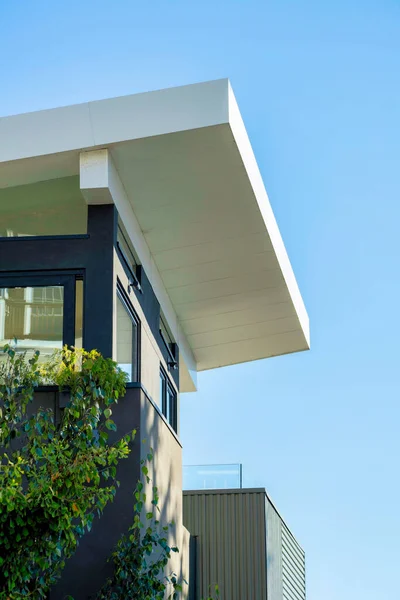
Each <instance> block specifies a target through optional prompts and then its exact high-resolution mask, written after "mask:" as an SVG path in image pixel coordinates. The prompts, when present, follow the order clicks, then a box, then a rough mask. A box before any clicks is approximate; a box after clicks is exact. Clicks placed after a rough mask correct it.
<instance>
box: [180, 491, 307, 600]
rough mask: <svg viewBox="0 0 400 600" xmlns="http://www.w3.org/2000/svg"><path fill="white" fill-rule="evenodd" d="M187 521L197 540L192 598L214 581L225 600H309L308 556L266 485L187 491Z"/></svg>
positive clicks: (202, 593)
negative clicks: (307, 588)
mask: <svg viewBox="0 0 400 600" xmlns="http://www.w3.org/2000/svg"><path fill="white" fill-rule="evenodd" d="M183 522H184V525H185V526H186V527H187V528H188V530H189V532H190V534H191V535H192V536H193V537H194V538H195V540H196V543H195V545H194V546H195V548H194V550H193V551H194V552H195V554H196V565H195V572H194V573H193V572H192V573H191V577H194V579H195V580H196V585H195V586H194V589H193V590H192V594H191V597H190V600H200V599H201V598H203V597H207V594H208V593H209V591H210V590H211V591H212V590H213V588H214V586H215V584H218V586H219V589H220V597H221V600H244V599H246V600H305V598H306V592H305V556H304V551H303V550H302V548H301V547H300V545H299V544H298V543H297V541H296V540H295V538H294V537H293V535H292V534H291V532H290V531H289V529H288V527H287V526H286V524H285V523H284V521H283V520H282V518H281V516H280V515H279V513H278V512H277V510H276V508H275V506H274V505H273V504H272V502H271V500H270V499H269V497H268V496H267V494H266V492H265V490H264V489H262V488H261V489H260V488H256V489H235V490H196V491H185V492H184V494H183Z"/></svg>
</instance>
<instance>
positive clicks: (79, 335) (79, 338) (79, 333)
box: [75, 279, 83, 348]
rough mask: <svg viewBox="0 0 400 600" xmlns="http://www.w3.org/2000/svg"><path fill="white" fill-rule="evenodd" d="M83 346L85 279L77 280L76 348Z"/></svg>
mask: <svg viewBox="0 0 400 600" xmlns="http://www.w3.org/2000/svg"><path fill="white" fill-rule="evenodd" d="M82 347H83V279H77V280H76V282H75V348H82Z"/></svg>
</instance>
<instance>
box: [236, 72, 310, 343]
mask: <svg viewBox="0 0 400 600" xmlns="http://www.w3.org/2000/svg"><path fill="white" fill-rule="evenodd" d="M228 88H229V125H230V127H231V130H232V134H233V137H234V138H235V141H236V145H237V148H238V150H239V152H240V155H241V157H242V161H243V165H244V167H245V169H246V172H247V175H248V178H249V181H250V184H251V186H252V188H253V191H254V196H255V198H256V200H257V204H258V207H259V210H260V213H261V215H262V217H263V219H264V223H265V227H266V229H267V231H268V235H269V237H270V239H271V243H272V246H273V248H274V250H275V254H276V257H277V260H278V262H279V265H280V268H281V270H282V274H283V277H284V279H285V281H286V285H287V287H288V290H289V293H290V296H291V298H292V302H293V305H294V307H295V309H296V313H297V316H298V319H299V322H300V325H301V327H302V329H303V333H304V336H305V338H306V340H307V343H308V346H310V322H309V317H308V314H307V310H306V307H305V305H304V302H303V298H302V297H301V294H300V290H299V286H298V284H297V281H296V278H295V275H294V272H293V268H292V265H291V263H290V260H289V256H288V254H287V252H286V248H285V245H284V243H283V240H282V236H281V234H280V231H279V228H278V224H277V222H276V219H275V215H274V213H273V211H272V207H271V204H270V201H269V198H268V194H267V191H266V189H265V186H264V182H263V180H262V177H261V173H260V170H259V168H258V165H257V161H256V158H255V156H254V152H253V149H252V147H251V143H250V140H249V137H248V135H247V131H246V128H245V126H244V123H243V119H242V116H241V114H240V110H239V107H238V104H237V102H236V98H235V95H234V93H233V90H232V87H231V85H230V83H229V81H228Z"/></svg>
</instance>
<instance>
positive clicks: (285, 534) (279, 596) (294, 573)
mask: <svg viewBox="0 0 400 600" xmlns="http://www.w3.org/2000/svg"><path fill="white" fill-rule="evenodd" d="M266 513H267V587H268V600H305V599H306V582H305V576H306V575H305V555H304V551H303V549H302V548H301V547H300V546H299V544H298V542H297V541H296V539H295V538H294V537H293V535H292V533H291V532H290V530H289V529H288V528H287V526H286V524H285V523H284V521H283V520H282V518H281V517H280V515H279V513H278V511H277V510H276V508H275V507H274V505H273V504H272V502H271V501H270V499H269V498H268V496H267V498H266Z"/></svg>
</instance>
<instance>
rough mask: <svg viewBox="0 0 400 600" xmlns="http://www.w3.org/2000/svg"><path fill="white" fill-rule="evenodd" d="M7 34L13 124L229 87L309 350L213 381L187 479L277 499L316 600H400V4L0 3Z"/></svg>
mask: <svg viewBox="0 0 400 600" xmlns="http://www.w3.org/2000/svg"><path fill="white" fill-rule="evenodd" d="M0 25H1V35H0V77H1V78H0V115H7V114H14V113H18V112H23V111H29V110H36V109H41V108H47V107H52V106H59V105H64V104H70V103H74V102H82V101H87V100H93V99H99V98H104V97H109V96H115V95H120V94H127V93H133V92H139V91H147V90H150V89H157V88H162V87H166V86H172V85H179V84H186V83H192V82H197V81H203V80H207V79H215V78H219V77H229V78H230V79H231V82H232V85H233V88H234V91H235V94H236V97H237V100H238V103H239V106H240V108H241V111H242V115H243V118H244V121H245V124H246V127H247V130H248V133H249V136H250V139H251V142H252V144H253V148H254V151H255V154H256V157H257V160H258V164H259V167H260V170H261V172H262V175H263V177H264V181H265V184H266V187H267V191H268V193H269V197H270V200H271V203H272V206H273V208H274V211H275V215H276V217H277V220H278V224H279V226H280V229H281V232H282V235H283V238H284V241H285V244H286V247H287V250H288V252H289V256H290V258H291V261H292V264H293V267H294V271H295V273H296V276H297V279H298V282H299V286H300V289H301V291H302V294H303V297H304V300H305V303H306V306H307V308H308V312H309V316H310V320H311V332H312V350H311V351H310V352H308V353H304V354H297V355H292V356H287V357H280V358H275V359H270V360H267V361H261V362H255V363H251V364H247V365H241V366H238V367H230V368H225V369H222V370H219V371H218V370H217V371H214V372H208V373H204V374H200V376H199V392H198V393H197V394H191V395H186V396H184V397H183V401H182V439H183V443H184V460H185V463H186V464H190V463H201V462H206V463H208V462H235V461H238V462H239V461H240V462H242V463H243V465H244V483H245V484H246V485H250V486H254V485H260V486H265V487H266V488H267V489H268V491H269V492H270V494H271V496H272V498H273V499H274V500H275V502H276V504H277V506H278V507H279V509H280V510H281V512H282V514H283V515H284V517H285V518H286V520H287V522H288V524H289V526H290V527H291V528H292V530H293V532H294V533H295V535H296V536H297V537H298V539H299V540H300V542H301V543H302V545H303V546H304V548H305V550H306V553H307V584H308V600H396V599H397V598H400V591H399V585H398V573H399V569H400V514H399V506H400V467H399V456H400V438H399V422H400V405H399V400H400V393H399V392H400V368H399V357H400V353H399V340H400V326H399V313H400V302H399V297H400V277H399V276H400V268H399V258H400V250H399V224H400V166H399V159H400V98H399V97H400V2H399V1H398V0H397V1H396V0H391V1H390V0H375V1H370V0H358V1H356V0H346V1H344V0H336V1H335V2H333V1H331V2H329V1H328V0H325V1H324V0H319V1H314V2H313V1H307V0H305V1H301V0H298V1H295V0H292V1H289V0H274V1H270V0H264V1H262V0H258V1H257V0H247V1H242V2H239V1H235V0H230V1H228V0H225V1H219V0H213V1H208V0H203V1H202V2H198V1H189V0H186V1H185V2H184V1H179V0H177V1H174V0H170V1H164V2H135V1H134V0H130V1H129V2H128V1H123V0H114V1H113V2H111V1H110V0H107V1H104V0H96V2H92V1H87V0H79V1H77V0H69V1H68V2H57V1H56V2H55V1H54V0H52V1H51V2H50V1H42V0H36V1H35V2H32V1H30V2H29V1H27V0H18V1H15V0H0ZM0 143H1V129H0ZM243 600H245V599H243Z"/></svg>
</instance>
